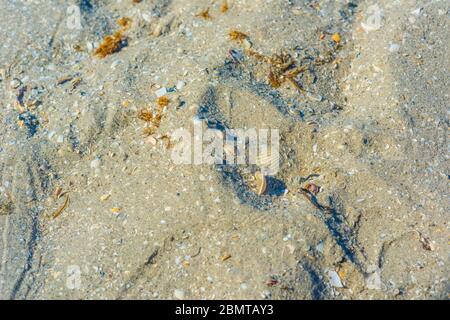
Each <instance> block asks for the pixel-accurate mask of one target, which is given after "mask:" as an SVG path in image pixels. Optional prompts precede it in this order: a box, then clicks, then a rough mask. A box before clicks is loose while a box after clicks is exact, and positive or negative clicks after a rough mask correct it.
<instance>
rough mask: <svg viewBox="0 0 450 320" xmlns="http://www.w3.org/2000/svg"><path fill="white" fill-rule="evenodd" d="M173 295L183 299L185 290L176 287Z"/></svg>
mask: <svg viewBox="0 0 450 320" xmlns="http://www.w3.org/2000/svg"><path fill="white" fill-rule="evenodd" d="M173 296H174V297H175V298H176V299H178V300H183V299H184V296H185V295H184V290H181V289H175V290H174V292H173Z"/></svg>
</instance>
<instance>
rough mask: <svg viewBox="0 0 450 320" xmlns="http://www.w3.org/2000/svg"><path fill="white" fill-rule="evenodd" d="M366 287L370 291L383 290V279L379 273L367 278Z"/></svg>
mask: <svg viewBox="0 0 450 320" xmlns="http://www.w3.org/2000/svg"><path fill="white" fill-rule="evenodd" d="M366 287H367V289H369V290H381V277H380V274H379V272H374V273H372V274H371V275H369V276H368V277H367V278H366Z"/></svg>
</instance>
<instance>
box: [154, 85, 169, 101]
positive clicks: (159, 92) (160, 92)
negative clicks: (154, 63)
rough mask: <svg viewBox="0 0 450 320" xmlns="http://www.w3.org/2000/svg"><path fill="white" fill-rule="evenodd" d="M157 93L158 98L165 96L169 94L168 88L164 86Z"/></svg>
mask: <svg viewBox="0 0 450 320" xmlns="http://www.w3.org/2000/svg"><path fill="white" fill-rule="evenodd" d="M155 94H156V96H157V97H158V98H160V97H162V96H165V95H166V94H167V89H166V88H165V87H162V88H161V89H159V90H156V91H155Z"/></svg>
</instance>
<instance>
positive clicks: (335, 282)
mask: <svg viewBox="0 0 450 320" xmlns="http://www.w3.org/2000/svg"><path fill="white" fill-rule="evenodd" d="M328 278H329V279H330V284H331V285H332V286H333V287H335V288H343V287H344V286H343V285H342V282H341V278H340V277H339V275H338V274H337V272H336V271H333V270H330V271H328Z"/></svg>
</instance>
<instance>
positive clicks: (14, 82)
mask: <svg viewBox="0 0 450 320" xmlns="http://www.w3.org/2000/svg"><path fill="white" fill-rule="evenodd" d="M21 84H22V82H21V81H20V80H19V79H13V80H11V82H10V83H9V85H10V87H11V88H12V89H17V88H18V87H20V85H21Z"/></svg>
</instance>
